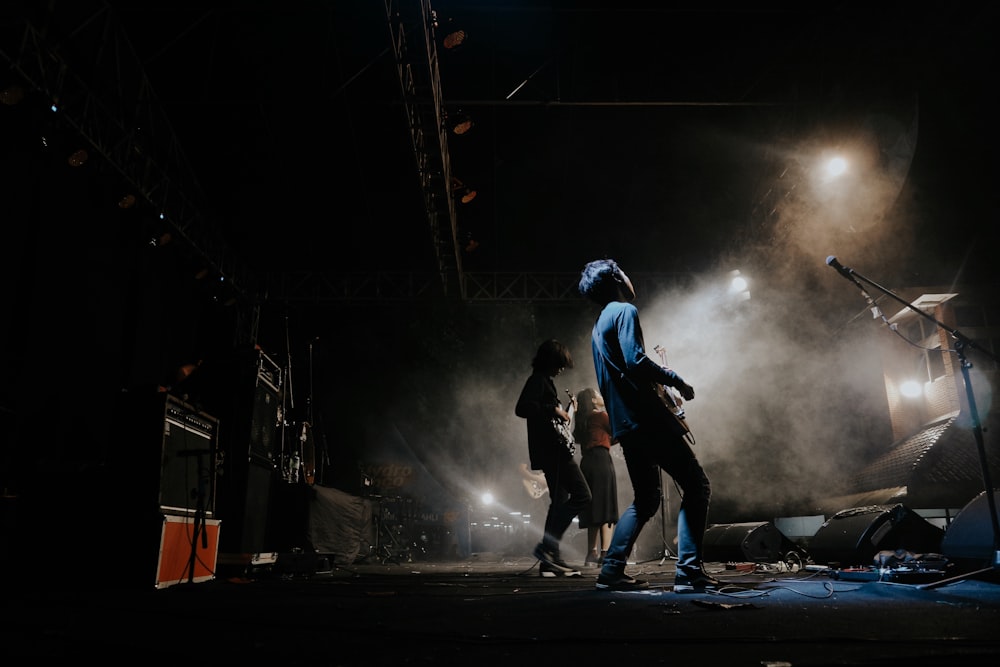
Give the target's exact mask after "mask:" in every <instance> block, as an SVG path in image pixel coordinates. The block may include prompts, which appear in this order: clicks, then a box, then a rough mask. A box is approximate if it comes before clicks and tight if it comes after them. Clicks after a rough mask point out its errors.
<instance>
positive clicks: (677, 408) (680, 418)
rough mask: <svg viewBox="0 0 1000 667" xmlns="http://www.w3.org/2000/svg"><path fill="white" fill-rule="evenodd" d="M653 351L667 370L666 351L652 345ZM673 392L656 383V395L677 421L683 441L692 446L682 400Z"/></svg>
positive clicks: (671, 389)
mask: <svg viewBox="0 0 1000 667" xmlns="http://www.w3.org/2000/svg"><path fill="white" fill-rule="evenodd" d="M653 350H655V351H656V353H657V354H658V355H660V365H661V366H663V367H665V368H669V366H667V351H666V350H665V349H663V348H662V347H661V346H659V345H654V346H653ZM675 392H676V390H675V389H674V388H673V387H668V386H666V385H663V384H660V383H659V382H657V383H656V395H657V396H659V398H660V400H661V401H663V404H664V405H665V406H666V407H667V409H668V410H669V411H670V414H672V415H673V416H674V419H675V420H677V424H678V425H679V426H680V428H681V434H682V435H683V436H684V439H685V440H687V441H688V444H690V445H693V444H694V434H693V433H692V432H691V427H690V426H688V423H687V415H686V414H685V412H684V408H683V407H681V406H682V405H683V403H684V400H683V399H682V398H681V397H680V396H678V395H677V394H676V393H675Z"/></svg>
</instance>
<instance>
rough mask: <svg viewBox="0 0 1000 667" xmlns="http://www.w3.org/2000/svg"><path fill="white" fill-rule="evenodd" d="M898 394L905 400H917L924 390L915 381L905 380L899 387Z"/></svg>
mask: <svg viewBox="0 0 1000 667" xmlns="http://www.w3.org/2000/svg"><path fill="white" fill-rule="evenodd" d="M899 393H900V394H902V395H903V396H905V397H907V398H917V397H918V396H920V395H921V394H923V393H924V388H923V385H921V384H920V383H919V382H917V381H916V380H907V381H906V382H903V383H902V384H900V385H899Z"/></svg>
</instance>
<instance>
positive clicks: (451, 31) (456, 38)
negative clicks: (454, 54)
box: [441, 19, 469, 51]
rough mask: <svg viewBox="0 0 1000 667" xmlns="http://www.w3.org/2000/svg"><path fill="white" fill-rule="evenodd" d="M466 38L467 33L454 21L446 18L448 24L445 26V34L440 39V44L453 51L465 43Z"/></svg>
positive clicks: (467, 36)
mask: <svg viewBox="0 0 1000 667" xmlns="http://www.w3.org/2000/svg"><path fill="white" fill-rule="evenodd" d="M468 39H469V33H467V32H465V30H464V29H462V28H461V27H459V26H458V25H457V24H456V23H455V22H454V21H452V20H451V19H448V25H447V26H446V27H445V36H444V39H443V40H442V41H441V45H442V46H443V47H444V48H446V49H448V50H449V51H454V50H455V49H457V48H459V47H460V46H462V45H463V44H465V42H466V41H467V40H468Z"/></svg>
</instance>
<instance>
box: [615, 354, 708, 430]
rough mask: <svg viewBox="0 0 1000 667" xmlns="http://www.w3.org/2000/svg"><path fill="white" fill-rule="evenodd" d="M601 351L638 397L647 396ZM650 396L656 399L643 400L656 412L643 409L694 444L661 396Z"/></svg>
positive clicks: (651, 389)
mask: <svg viewBox="0 0 1000 667" xmlns="http://www.w3.org/2000/svg"><path fill="white" fill-rule="evenodd" d="M599 352H600V355H601V359H603V360H604V363H605V364H606V365H607V366H608V367H609V368H611V369H612V370H614V371H615V372H616V373H617V375H618V378H619V379H620V380H624V381H625V382H627V383H628V384H629V386H630V387H631V389H632V391H633V392H635V396H636V398H638V399H640V400H642V399H644V398H646V396H645V392H643V391H642V388H641V387H639V385H637V384H636V383H635V382H633V381H632V378H630V377H629V376H627V375H625V372H624V371H622V369H620V368H618V366H617V365H616V364H615V362H613V361H612V360H611V359H609V358H608V357H607V356H606V355H605V354H604V352H603V351H601V350H600V349H599ZM613 377H614V376H612V378H613ZM649 390H650V392H652V391H653V388H652V386H650V388H649ZM649 398H650V399H655V400H649V401H643V402H644V403H648V404H649V405H650V406H656V409H655V414H653V413H651V412H649V409H648V408H644V409H643V411H644V412H645V413H646V414H647V415H649V416H651V417H653V416H655V417H657V418H662V419H663V420H664V421H665V422H666V424H667V425H668V426H669V428H670V430H671V431H673V432H674V434H675V435H679V436H681V437H684V438H689V440H688V442H690V443H691V444H694V443H693V436H691V435H690V431H688V430H687V429H685V428H684V427H683V426H681V425H680V423H679V422H678V421H677V417H676V416H675V415H674V414H673V413H671V412H670V410H669V409H668V408H667V406H666V405H664V404H663V401H661V400H660V399H659V397H658V396H656V395H655V394H653V395H651V396H649ZM668 416H669V418H668Z"/></svg>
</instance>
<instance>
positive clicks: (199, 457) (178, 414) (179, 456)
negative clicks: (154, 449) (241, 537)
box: [159, 395, 219, 516]
mask: <svg viewBox="0 0 1000 667" xmlns="http://www.w3.org/2000/svg"><path fill="white" fill-rule="evenodd" d="M218 433H219V420H218V419H216V418H215V417H212V416H210V415H208V414H205V413H204V412H201V411H199V410H197V409H195V408H194V407H192V406H190V405H188V404H187V403H184V402H183V401H181V400H179V399H177V398H174V397H173V396H169V395H168V396H167V398H166V406H165V410H164V417H163V450H162V452H163V456H162V460H161V465H160V471H161V472H160V496H159V504H160V509H161V510H162V511H163V512H165V513H172V514H195V513H196V512H197V511H198V510H199V509H200V510H201V511H203V512H204V513H205V515H206V516H212V514H213V512H214V510H215V482H216V479H215V474H216V470H215V459H216V449H217V443H218ZM199 504H200V505H201V507H200V508H199Z"/></svg>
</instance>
